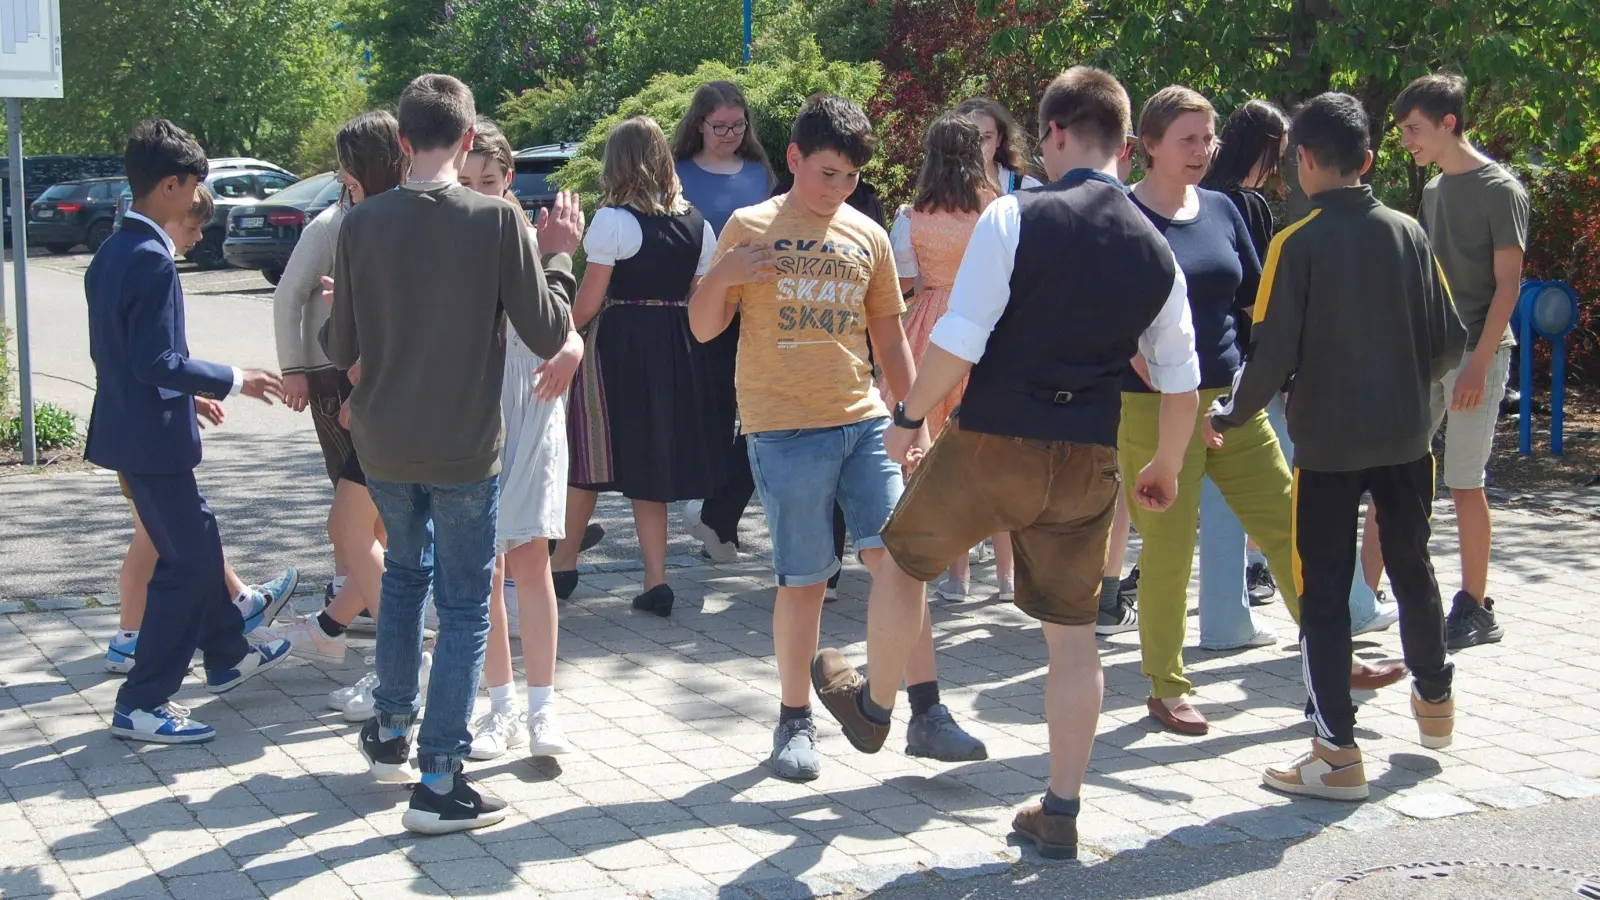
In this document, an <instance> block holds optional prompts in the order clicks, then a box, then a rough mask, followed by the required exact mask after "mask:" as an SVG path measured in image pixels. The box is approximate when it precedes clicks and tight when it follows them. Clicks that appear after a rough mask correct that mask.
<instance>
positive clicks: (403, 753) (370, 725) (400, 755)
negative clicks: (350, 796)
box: [361, 719, 418, 784]
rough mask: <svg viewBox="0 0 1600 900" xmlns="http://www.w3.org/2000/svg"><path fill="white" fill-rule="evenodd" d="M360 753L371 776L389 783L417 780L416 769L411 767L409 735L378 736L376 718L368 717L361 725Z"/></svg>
mask: <svg viewBox="0 0 1600 900" xmlns="http://www.w3.org/2000/svg"><path fill="white" fill-rule="evenodd" d="M361 755H362V756H365V757H366V758H367V766H368V768H370V769H371V771H372V777H373V778H376V779H378V780H379V781H383V782H388V783H389V784H405V783H406V782H410V781H416V780H417V777H418V776H417V771H416V770H415V769H413V768H412V767H411V735H410V733H409V732H408V733H406V734H402V735H400V736H399V737H396V738H390V739H389V740H387V741H385V740H380V739H379V737H378V720H377V719H368V720H367V722H366V724H365V725H362V726H361Z"/></svg>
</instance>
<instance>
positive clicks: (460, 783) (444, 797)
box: [400, 772, 506, 834]
mask: <svg viewBox="0 0 1600 900" xmlns="http://www.w3.org/2000/svg"><path fill="white" fill-rule="evenodd" d="M505 817H506V802H505V801H504V800H501V799H500V798H498V797H491V796H489V795H488V794H485V793H482V792H481V791H479V790H478V789H477V788H475V787H473V786H472V779H470V778H468V777H467V775H466V773H465V772H457V773H456V774H455V784H453V785H451V786H450V793H448V794H435V793H434V792H433V790H432V789H431V788H429V787H428V786H427V785H424V784H419V785H417V786H416V787H414V788H412V789H411V806H410V808H409V809H407V810H406V812H405V815H403V816H401V817H400V824H401V825H403V826H405V829H406V830H407V831H415V832H417V833H418V834H451V833H453V832H457V831H469V830H471V829H473V828H485V827H487V826H490V825H493V824H495V823H497V822H499V821H501V820H503V819H504V818H505Z"/></svg>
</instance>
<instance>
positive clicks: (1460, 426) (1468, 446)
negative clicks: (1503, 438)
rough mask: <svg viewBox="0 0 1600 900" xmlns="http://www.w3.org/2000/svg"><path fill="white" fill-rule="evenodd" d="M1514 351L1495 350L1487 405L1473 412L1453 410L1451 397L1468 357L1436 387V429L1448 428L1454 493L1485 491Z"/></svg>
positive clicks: (1447, 476) (1448, 476)
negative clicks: (1496, 427) (1501, 404)
mask: <svg viewBox="0 0 1600 900" xmlns="http://www.w3.org/2000/svg"><path fill="white" fill-rule="evenodd" d="M1512 349H1514V348H1511V347H1501V348H1500V349H1499V350H1497V351H1495V354H1494V361H1493V362H1491V363H1490V364H1489V375H1488V377H1487V378H1486V379H1485V383H1484V393H1483V402H1482V403H1479V404H1478V405H1477V407H1475V408H1473V409H1468V410H1462V411H1459V412H1457V411H1455V410H1452V409H1450V397H1451V395H1452V394H1453V393H1454V392H1455V389H1456V378H1457V377H1459V376H1460V374H1461V369H1462V367H1463V366H1465V365H1466V364H1467V357H1466V356H1463V357H1462V360H1461V363H1460V365H1457V366H1456V367H1455V368H1454V369H1451V370H1450V372H1449V373H1448V374H1446V375H1445V376H1444V379H1443V380H1442V381H1438V382H1436V383H1435V384H1434V385H1433V396H1432V398H1431V407H1432V411H1433V430H1434V431H1435V432H1437V431H1438V430H1439V426H1441V425H1444V426H1445V432H1444V486H1445V487H1447V488H1450V489H1451V490H1462V491H1471V490H1480V489H1482V488H1483V481H1484V478H1483V476H1484V470H1485V469H1487V468H1488V466H1489V453H1490V451H1491V450H1493V449H1494V430H1495V424H1496V423H1497V422H1498V421H1499V420H1500V401H1502V400H1504V399H1505V397H1506V380H1507V379H1508V378H1509V377H1510V375H1511V351H1512Z"/></svg>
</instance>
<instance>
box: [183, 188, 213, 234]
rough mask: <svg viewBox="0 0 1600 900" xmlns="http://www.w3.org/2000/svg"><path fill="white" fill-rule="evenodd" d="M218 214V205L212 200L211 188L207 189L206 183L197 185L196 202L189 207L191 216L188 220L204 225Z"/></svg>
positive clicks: (189, 215) (195, 191)
mask: <svg viewBox="0 0 1600 900" xmlns="http://www.w3.org/2000/svg"><path fill="white" fill-rule="evenodd" d="M216 213H217V204H216V201H214V200H212V199H211V188H208V187H206V185H205V182H201V183H200V184H197V185H195V188H194V202H193V203H191V204H190V205H189V214H188V216H187V217H186V218H188V220H189V221H191V222H200V223H202V224H204V223H206V222H209V221H211V217H212V216H214V215H216Z"/></svg>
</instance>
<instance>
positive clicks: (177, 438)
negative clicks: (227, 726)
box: [83, 119, 289, 744]
mask: <svg viewBox="0 0 1600 900" xmlns="http://www.w3.org/2000/svg"><path fill="white" fill-rule="evenodd" d="M124 164H125V166H126V168H127V173H128V186H129V187H130V188H131V189H132V191H133V196H134V201H133V208H132V209H130V210H129V211H128V213H127V215H126V216H125V218H124V219H123V224H122V229H121V230H120V231H118V232H117V233H116V234H114V235H112V236H111V238H110V239H108V240H107V241H106V242H105V244H104V245H102V246H101V247H100V251H99V252H98V253H96V254H95V258H94V262H92V263H91V264H90V265H89V271H88V273H87V274H86V275H85V276H84V290H85V293H86V294H87V295H88V301H89V355H90V356H91V357H92V358H93V359H94V368H95V377H96V380H97V385H96V390H95V397H94V411H93V413H92V414H91V416H90V419H89V436H88V440H87V442H86V445H85V448H84V454H83V455H84V458H85V459H87V460H88V461H89V462H92V463H94V464H96V465H98V466H103V467H105V468H107V469H112V470H114V471H116V472H118V473H120V474H121V475H122V478H123V482H124V483H125V484H126V485H127V488H128V492H129V494H131V495H132V499H133V505H134V508H135V509H136V510H137V511H138V513H139V518H140V519H141V520H142V521H143V522H144V524H145V529H146V530H147V531H148V532H149V534H150V538H151V540H152V541H153V542H154V544H155V546H156V551H157V553H159V554H160V559H159V561H158V562H157V563H156V569H155V574H154V575H153V576H152V577H151V579H150V588H149V593H148V599H147V601H146V607H145V613H144V622H143V625H142V627H141V630H140V640H139V649H138V654H137V655H136V656H135V657H134V663H133V670H132V671H131V672H129V673H128V680H127V682H125V683H124V684H123V685H122V688H121V690H119V691H118V692H117V705H116V712H115V715H114V716H113V717H112V722H111V731H112V733H113V734H115V735H117V736H119V737H124V738H129V739H132V740H142V741H153V742H156V743H164V744H182V743H196V742H199V741H206V740H210V739H211V738H212V737H214V736H215V732H214V731H213V730H212V729H211V728H210V727H209V726H207V725H204V724H202V723H200V722H195V721H193V720H191V719H189V718H188V715H187V712H186V710H184V709H183V708H182V707H180V706H177V705H176V704H173V703H170V702H169V701H170V700H171V699H172V695H173V694H175V693H177V691H178V687H179V686H180V685H181V684H182V683H183V679H184V676H185V674H187V672H188V670H189V662H190V660H191V659H192V658H193V657H194V652H195V650H196V649H199V650H201V651H202V652H203V653H204V660H205V670H206V687H207V689H208V690H210V691H211V692H212V693H214V694H221V693H225V692H227V691H230V690H232V689H233V688H235V687H238V686H239V685H240V684H242V683H244V682H245V681H247V680H248V679H250V678H252V677H254V676H255V675H258V674H260V673H261V672H264V671H266V670H267V669H269V668H271V667H273V666H275V665H277V664H278V663H279V662H282V661H283V659H284V657H285V655H286V654H287V653H288V652H289V642H288V641H284V640H277V641H270V642H267V643H263V644H261V645H260V646H257V647H252V646H251V645H250V644H249V643H248V642H247V641H246V640H245V638H244V633H243V632H244V628H243V625H244V618H243V615H242V614H241V613H240V611H239V609H238V607H236V606H234V604H233V602H232V597H231V594H230V593H229V591H228V587H227V581H226V579H225V577H224V574H223V567H224V563H223V559H222V539H221V537H220V536H219V535H218V532H217V520H216V518H215V517H214V516H213V515H212V514H211V509H210V508H209V507H208V506H207V505H206V501H205V498H204V497H202V496H200V489H199V487H198V486H197V485H196V483H195V478H194V468H195V466H196V465H198V464H199V463H200V430H199V427H198V424H197V422H196V420H195V406H194V398H195V397H205V398H208V399H213V400H215V399H221V398H222V397H226V396H228V395H229V394H243V395H245V396H247V397H255V398H258V399H260V400H263V401H266V402H268V403H270V402H272V401H271V399H270V398H272V397H279V398H281V397H282V389H281V386H280V384H279V381H278V376H277V375H274V374H272V373H271V372H261V371H256V370H251V371H241V370H239V369H236V368H233V367H232V366H222V365H217V364H216V363H208V362H201V361H200V360H197V359H190V358H189V343H188V338H187V336H186V333H185V329H184V311H183V289H182V287H181V286H180V285H179V283H178V267H177V264H176V263H175V262H174V260H173V251H174V248H173V244H172V238H171V237H169V236H168V235H167V233H166V231H165V230H163V228H162V224H164V223H168V222H176V221H180V220H181V219H182V218H183V217H184V216H186V215H187V214H188V212H189V207H190V206H191V205H192V204H193V203H194V199H195V189H196V187H197V186H198V185H199V183H200V181H201V180H202V179H204V178H205V176H206V170H207V164H206V155H205V151H204V150H202V149H201V148H200V145H199V144H197V143H196V142H195V140H194V138H192V137H190V136H189V135H188V134H187V133H185V132H184V131H183V129H181V128H179V127H178V126H176V125H174V124H172V123H171V122H169V121H167V120H165V119H151V120H148V121H145V122H141V123H139V125H137V126H136V127H135V128H134V130H133V135H132V136H131V137H130V138H129V140H128V149H127V152H126V153H125V154H124Z"/></svg>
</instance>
